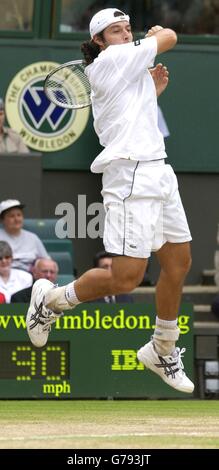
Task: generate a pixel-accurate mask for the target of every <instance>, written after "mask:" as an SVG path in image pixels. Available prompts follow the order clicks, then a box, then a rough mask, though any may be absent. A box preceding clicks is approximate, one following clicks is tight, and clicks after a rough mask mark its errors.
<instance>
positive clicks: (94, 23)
mask: <svg viewBox="0 0 219 470" xmlns="http://www.w3.org/2000/svg"><path fill="white" fill-rule="evenodd" d="M118 21H128V23H129V22H130V18H129V15H126V14H125V13H123V12H122V11H120V10H118V8H105V9H104V10H100V11H98V12H97V13H96V14H95V15H94V16H93V18H92V19H91V22H90V27H89V28H90V35H91V37H92V38H93V37H94V36H95V34H98V33H100V32H101V31H103V30H104V29H105V28H107V27H108V26H110V25H111V24H113V23H117V22H118Z"/></svg>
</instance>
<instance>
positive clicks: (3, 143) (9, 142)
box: [0, 98, 29, 153]
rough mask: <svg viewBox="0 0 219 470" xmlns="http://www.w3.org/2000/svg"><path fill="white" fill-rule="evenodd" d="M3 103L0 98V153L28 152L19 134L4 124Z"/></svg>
mask: <svg viewBox="0 0 219 470" xmlns="http://www.w3.org/2000/svg"><path fill="white" fill-rule="evenodd" d="M4 122H5V104H4V101H3V99H2V98H0V153H28V152H29V149H28V148H27V146H26V145H25V143H24V142H23V140H22V138H21V137H20V135H19V134H18V133H17V132H16V131H15V130H14V129H11V128H10V127H6V126H4Z"/></svg>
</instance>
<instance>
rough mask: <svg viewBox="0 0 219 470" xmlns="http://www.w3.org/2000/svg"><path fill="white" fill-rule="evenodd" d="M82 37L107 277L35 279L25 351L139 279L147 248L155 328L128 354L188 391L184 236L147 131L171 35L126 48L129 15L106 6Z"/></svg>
mask: <svg viewBox="0 0 219 470" xmlns="http://www.w3.org/2000/svg"><path fill="white" fill-rule="evenodd" d="M90 35H91V40H90V41H88V42H86V43H84V44H83V45H82V52H83V54H84V57H85V60H86V63H87V67H86V69H85V72H86V74H87V76H88V78H89V81H90V84H91V89H92V94H91V99H92V111H93V117H94V128H95V131H96V133H97V135H98V137H99V141H100V143H101V145H102V146H103V147H104V149H103V151H102V152H101V153H100V154H99V155H98V156H97V158H96V159H95V160H94V162H93V164H92V166H91V170H92V171H93V172H94V173H103V190H102V195H103V199H104V206H105V210H106V218H105V229H104V245H105V249H106V251H107V252H109V253H112V254H113V255H114V256H113V265H112V271H107V270H105V269H91V270H90V271H87V272H86V273H85V274H83V275H82V276H81V277H80V278H79V279H77V280H76V281H74V282H72V283H70V284H68V285H67V286H64V287H56V286H54V285H53V284H52V283H51V282H50V281H48V280H45V279H40V280H38V281H36V282H35V284H34V287H33V290H32V297H31V303H30V307H29V310H28V313H27V330H28V333H29V336H30V339H31V341H32V343H33V344H34V345H35V346H38V347H41V346H44V345H45V344H46V342H47V339H48V334H49V331H50V328H51V324H52V323H53V322H54V321H55V320H56V318H57V317H60V315H63V312H62V311H63V310H69V309H71V308H74V307H75V306H76V305H77V304H79V303H80V302H87V301H90V300H95V299H96V298H100V297H104V296H106V295H115V294H119V293H126V292H130V291H132V290H133V289H134V288H135V287H136V286H138V285H139V284H140V282H141V280H142V278H143V275H144V272H145V269H146V266H147V260H148V258H149V257H150V255H151V251H156V255H157V258H158V261H159V263H160V267H161V271H160V276H159V280H158V283H157V287H156V308H157V316H156V327H155V331H154V334H153V337H152V339H151V341H150V342H148V343H147V344H145V345H144V346H143V347H141V348H140V349H139V351H138V353H137V356H138V359H139V360H140V361H142V362H143V364H144V365H145V366H146V367H147V368H149V369H151V370H152V371H154V372H155V373H156V374H158V375H159V376H160V377H161V378H162V379H163V380H164V381H165V382H166V383H167V384H169V385H170V386H171V387H173V388H175V389H177V390H180V391H182V392H187V393H191V392H193V389H194V385H193V383H192V382H191V381H190V379H189V378H188V377H187V376H186V374H185V372H184V368H183V363H182V354H183V353H184V352H185V349H184V348H183V349H182V350H180V348H178V347H176V346H175V343H176V341H177V340H178V338H179V328H178V326H177V314H178V310H179V305H180V300H181V295H182V286H183V283H184V279H185V276H186V274H187V272H188V270H189V268H190V264H191V256H190V243H189V242H190V240H191V235H190V231H189V228H188V224H187V220H186V216H185V213H184V209H183V206H182V203H181V199H180V195H179V192H178V185H177V179H176V176H175V174H174V172H173V170H172V168H171V166H170V165H169V164H166V163H165V161H166V157H167V155H166V153H165V147H164V141H163V137H162V134H161V132H160V131H159V129H158V125H157V94H159V93H160V92H161V91H162V90H163V89H164V88H165V87H166V84H167V82H168V76H167V72H166V71H165V69H164V68H163V67H162V66H158V67H157V68H155V69H153V71H150V68H151V67H153V62H154V59H155V57H156V56H157V55H159V54H161V53H162V52H166V51H168V50H169V49H171V48H173V47H174V46H175V44H176V42H177V37H176V34H175V32H174V31H172V30H171V29H163V28H162V27H161V26H154V27H152V28H151V29H150V30H149V31H148V33H147V34H146V37H145V38H144V39H142V40H137V41H135V42H133V36H132V31H131V26H130V19H129V16H128V15H126V14H125V13H123V12H121V11H119V10H117V9H115V8H107V9H104V10H101V11H99V12H98V13H96V14H95V15H94V16H93V18H92V19H91V22H90ZM154 70H155V71H154ZM158 88H159V90H158Z"/></svg>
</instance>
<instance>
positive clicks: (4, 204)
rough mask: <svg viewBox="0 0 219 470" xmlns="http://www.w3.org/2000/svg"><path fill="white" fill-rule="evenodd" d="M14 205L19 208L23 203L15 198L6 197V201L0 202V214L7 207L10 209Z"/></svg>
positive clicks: (22, 206)
mask: <svg viewBox="0 0 219 470" xmlns="http://www.w3.org/2000/svg"><path fill="white" fill-rule="evenodd" d="M14 207H19V209H23V208H24V207H25V205H24V204H21V202H20V201H18V200H17V199H6V201H2V202H1V203H0V215H1V214H2V213H3V212H5V211H7V210H8V209H12V208H14Z"/></svg>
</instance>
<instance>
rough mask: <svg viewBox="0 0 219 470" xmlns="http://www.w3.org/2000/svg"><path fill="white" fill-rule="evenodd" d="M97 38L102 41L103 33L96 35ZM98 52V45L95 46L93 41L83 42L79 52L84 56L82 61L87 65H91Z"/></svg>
mask: <svg viewBox="0 0 219 470" xmlns="http://www.w3.org/2000/svg"><path fill="white" fill-rule="evenodd" d="M97 36H99V37H100V39H102V40H104V36H103V31H101V32H100V33H99V34H97ZM100 51H101V49H100V46H98V44H96V43H95V42H94V41H93V39H91V40H90V41H85V42H83V43H82V44H81V52H82V54H83V55H84V60H85V62H86V64H87V65H89V64H92V62H93V61H94V59H96V57H97V56H98V55H99V53H100Z"/></svg>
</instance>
